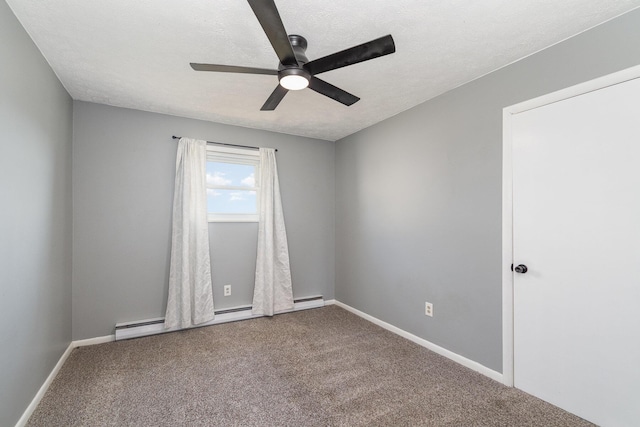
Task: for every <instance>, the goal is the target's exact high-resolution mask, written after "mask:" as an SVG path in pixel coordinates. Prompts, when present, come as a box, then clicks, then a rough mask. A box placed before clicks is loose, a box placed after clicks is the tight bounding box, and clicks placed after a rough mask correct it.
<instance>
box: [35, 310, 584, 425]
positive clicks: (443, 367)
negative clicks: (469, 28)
mask: <svg viewBox="0 0 640 427" xmlns="http://www.w3.org/2000/svg"><path fill="white" fill-rule="evenodd" d="M28 425H29V426H47V427H51V426H183V425H185V426H586V425H591V424H589V423H588V422H586V421H584V420H582V419H580V418H578V417H576V416H574V415H571V414H569V413H567V412H565V411H563V410H561V409H558V408H556V407H554V406H552V405H550V404H548V403H545V402H543V401H541V400H539V399H537V398H535V397H532V396H529V395H527V394H525V393H523V392H521V391H519V390H517V389H514V388H508V387H505V386H503V385H501V384H499V383H497V382H495V381H493V380H491V379H489V378H487V377H485V376H483V375H481V374H478V373H475V372H473V371H471V370H469V369H467V368H464V367H462V366H460V365H458V364H456V363H454V362H452V361H450V360H448V359H446V358H444V357H441V356H439V355H437V354H435V353H433V352H431V351H429V350H426V349H424V348H422V347H420V346H418V345H416V344H414V343H412V342H410V341H408V340H405V339H403V338H401V337H399V336H397V335H394V334H392V333H390V332H388V331H386V330H384V329H382V328H380V327H378V326H376V325H373V324H372V323H369V322H367V321H366V320H363V319H361V318H359V317H357V316H355V315H353V314H351V313H349V312H347V311H345V310H343V309H341V308H338V307H336V306H329V307H324V308H320V309H314V310H306V311H300V312H296V313H291V314H283V315H279V316H275V317H273V318H259V319H254V320H247V321H242V322H236V323H227V324H222V325H216V326H210V327H205V328H198V329H192V330H189V331H183V332H175V333H171V334H165V335H156V336H152V337H146V338H139V339H135V340H129V341H121V342H114V343H108V344H101V345H96V346H91V347H82V348H78V349H75V350H74V351H73V352H72V354H71V356H70V357H69V359H68V360H67V362H66V363H65V365H64V366H63V367H62V369H61V371H60V372H59V374H58V376H57V377H56V379H55V380H54V381H53V383H52V384H51V387H50V388H49V390H48V391H47V393H46V395H45V396H44V398H43V399H42V401H41V403H40V405H39V406H38V408H37V409H36V410H35V412H34V413H33V415H32V416H31V419H30V420H29V423H28Z"/></svg>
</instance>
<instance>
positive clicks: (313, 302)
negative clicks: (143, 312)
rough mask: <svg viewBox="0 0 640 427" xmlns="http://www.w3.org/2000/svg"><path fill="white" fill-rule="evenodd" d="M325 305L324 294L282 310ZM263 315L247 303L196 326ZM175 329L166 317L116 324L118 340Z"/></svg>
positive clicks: (224, 311)
mask: <svg viewBox="0 0 640 427" xmlns="http://www.w3.org/2000/svg"><path fill="white" fill-rule="evenodd" d="M318 307H324V299H323V297H322V296H315V297H307V298H298V299H296V300H294V306H293V310H290V311H286V312H282V313H290V312H292V311H299V310H307V309H310V308H318ZM277 314H281V313H277ZM257 317H263V316H262V315H253V314H251V306H250V305H245V306H241V307H234V308H227V309H222V310H216V317H215V319H213V320H211V321H210V322H207V323H203V324H201V325H198V326H194V327H195V328H199V327H202V326H211V325H217V324H220V323H227V322H236V321H238V320H246V319H254V318H257ZM175 331H176V330H175V329H169V330H167V329H165V328H164V317H158V318H156V319H147V320H141V321H138V322H126V323H118V324H116V333H115V335H116V341H119V340H126V339H130V338H138V337H144V336H147V335H157V334H164V333H166V332H175Z"/></svg>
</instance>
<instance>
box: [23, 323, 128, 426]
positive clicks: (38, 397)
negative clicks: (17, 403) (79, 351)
mask: <svg viewBox="0 0 640 427" xmlns="http://www.w3.org/2000/svg"><path fill="white" fill-rule="evenodd" d="M115 339H116V337H115V335H107V336H104V337H96V338H89V339H86V340H78V341H71V342H70V343H69V347H67V349H66V350H65V351H64V353H62V356H60V359H59V360H58V363H56V366H54V367H53V370H52V371H51V373H50V374H49V376H48V377H47V379H46V380H45V381H44V383H43V384H42V386H41V387H40V389H39V390H38V392H37V393H36V395H35V396H34V397H33V399H32V400H31V403H30V404H29V406H27V409H25V411H24V413H23V414H22V416H21V417H20V419H19V420H18V422H17V423H16V427H23V426H25V425H26V424H27V421H29V417H30V416H31V414H33V411H35V409H36V407H37V406H38V404H39V403H40V400H42V397H43V396H44V394H45V393H46V392H47V390H48V389H49V386H50V385H51V383H52V382H53V380H54V378H55V377H56V375H58V372H59V371H60V368H62V365H64V362H66V361H67V359H68V358H69V355H70V354H71V351H73V349H74V348H76V347H84V346H87V345H94V344H102V343H105V342H111V341H114V340H115Z"/></svg>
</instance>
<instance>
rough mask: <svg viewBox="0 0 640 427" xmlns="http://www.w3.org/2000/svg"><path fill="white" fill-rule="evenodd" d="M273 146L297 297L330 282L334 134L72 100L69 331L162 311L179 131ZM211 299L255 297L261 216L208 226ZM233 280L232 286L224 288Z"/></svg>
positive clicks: (80, 332) (328, 287)
mask: <svg viewBox="0 0 640 427" xmlns="http://www.w3.org/2000/svg"><path fill="white" fill-rule="evenodd" d="M171 135H181V136H188V137H193V138H201V139H208V140H215V141H221V142H228V143H235V144H244V145H255V146H264V147H273V148H277V149H278V150H279V151H278V153H277V159H278V172H279V176H280V187H281V192H282V199H283V206H284V213H285V220H286V226H287V233H288V240H289V250H290V257H291V272H292V276H293V289H294V297H296V298H299V297H306V296H311V295H323V296H324V297H325V298H333V297H334V295H333V289H334V247H335V242H334V202H335V191H334V188H335V185H334V177H335V170H334V154H335V152H334V143H332V142H327V141H321V140H315V139H309V138H303V137H296V136H290V135H283V134H276V133H271V132H265V131H259V130H251V129H247V128H240V127H235V126H228V125H222V124H216V123H211V122H205V121H199V120H191V119H185V118H179V117H173V116H167V115H161V114H155V113H147V112H142V111H136V110H128V109H123V108H116V107H109V106H105V105H98V104H91V103H86V102H75V103H74V148H73V197H74V205H73V214H74V217H73V218H74V224H73V338H74V339H84V338H91V337H97V336H104V335H108V334H111V333H113V327H114V325H115V323H117V322H125V321H135V320H142V319H148V318H154V317H163V316H164V312H165V308H166V298H167V289H168V275H169V253H170V236H171V206H172V198H173V181H174V175H175V157H176V150H177V141H174V140H172V139H171ZM209 229H210V236H211V248H212V249H211V258H212V266H213V282H214V284H213V288H214V303H215V306H216V309H220V308H229V307H236V306H238V305H245V304H251V301H252V295H253V281H254V273H255V256H256V239H257V224H240V223H214V224H210V227H209ZM225 284H230V285H232V295H231V296H230V297H223V296H222V287H223V285H225Z"/></svg>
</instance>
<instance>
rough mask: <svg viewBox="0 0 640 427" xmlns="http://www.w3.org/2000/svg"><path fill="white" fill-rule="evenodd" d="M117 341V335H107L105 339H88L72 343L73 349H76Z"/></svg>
mask: <svg viewBox="0 0 640 427" xmlns="http://www.w3.org/2000/svg"><path fill="white" fill-rule="evenodd" d="M115 340H116V336H115V335H105V336H104V337H95V338H88V339H86V340H77V341H73V342H71V344H72V345H73V348H76V347H86V346H88V345H96V344H104V343H106V342H111V341H115Z"/></svg>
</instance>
